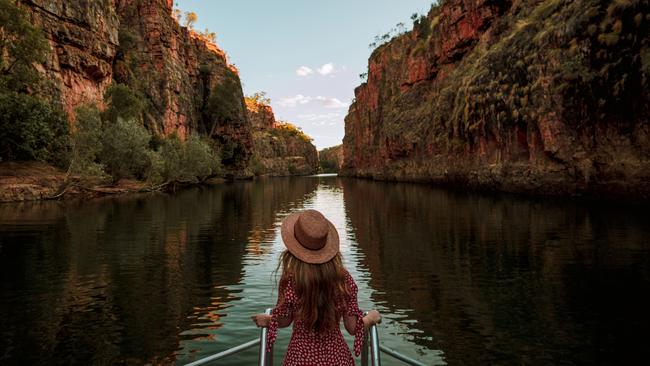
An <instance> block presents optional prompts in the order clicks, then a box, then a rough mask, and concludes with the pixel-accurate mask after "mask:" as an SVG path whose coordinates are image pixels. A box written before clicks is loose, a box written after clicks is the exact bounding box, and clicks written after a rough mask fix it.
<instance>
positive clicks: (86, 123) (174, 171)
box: [70, 106, 221, 184]
mask: <svg viewBox="0 0 650 366" xmlns="http://www.w3.org/2000/svg"><path fill="white" fill-rule="evenodd" d="M102 115H108V116H111V115H112V114H110V113H109V114H106V113H100V112H99V110H98V109H97V108H96V107H93V106H90V107H81V108H78V109H77V128H76V131H75V132H74V133H73V142H74V143H73V149H72V157H73V158H72V162H71V165H70V171H71V173H73V174H79V175H82V176H89V177H100V178H101V177H105V176H106V174H108V175H110V177H111V178H112V180H113V181H117V180H119V179H122V178H137V179H140V180H147V181H149V182H150V183H154V184H160V183H169V182H181V183H196V182H200V181H202V180H205V179H206V178H209V177H212V176H215V175H217V174H219V173H220V172H221V164H220V160H221V159H220V157H219V154H218V153H216V152H215V150H214V149H213V147H212V146H211V145H210V143H209V142H208V141H207V140H205V139H201V138H199V137H197V136H194V135H193V136H191V137H190V138H189V139H188V140H187V141H181V140H180V138H179V137H178V136H177V135H171V136H168V137H157V138H154V137H153V136H152V134H151V133H150V132H149V131H147V129H146V128H144V126H143V125H142V123H141V122H139V121H138V120H137V119H135V118H131V119H124V118H122V117H121V116H118V117H117V120H116V121H112V120H110V119H108V118H104V119H102V118H101V116H102Z"/></svg>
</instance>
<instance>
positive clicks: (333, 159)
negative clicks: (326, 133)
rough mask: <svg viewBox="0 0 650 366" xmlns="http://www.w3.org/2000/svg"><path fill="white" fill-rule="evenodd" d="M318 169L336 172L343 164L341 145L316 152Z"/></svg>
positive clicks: (325, 171)
mask: <svg viewBox="0 0 650 366" xmlns="http://www.w3.org/2000/svg"><path fill="white" fill-rule="evenodd" d="M318 160H319V162H320V169H321V171H322V172H323V173H338V172H339V171H340V170H341V167H342V166H343V145H336V146H332V147H328V148H325V149H323V150H320V151H319V152H318Z"/></svg>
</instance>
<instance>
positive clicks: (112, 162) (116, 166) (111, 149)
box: [100, 118, 151, 180]
mask: <svg viewBox="0 0 650 366" xmlns="http://www.w3.org/2000/svg"><path fill="white" fill-rule="evenodd" d="M149 140H151V134H150V133H149V132H148V131H147V130H146V129H145V128H144V127H143V126H142V125H141V124H140V123H138V122H137V121H135V120H133V119H131V120H125V119H122V118H118V119H117V122H115V123H111V124H108V125H106V128H104V133H103V136H102V152H101V155H100V160H101V162H102V163H104V165H105V166H106V169H107V170H108V172H109V173H110V174H111V176H112V177H113V179H114V180H118V179H120V178H133V177H136V178H144V177H145V172H147V171H148V170H149V166H150V165H151V161H150V159H151V156H150V153H149V151H150V150H149Z"/></svg>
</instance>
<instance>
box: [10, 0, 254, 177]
mask: <svg viewBox="0 0 650 366" xmlns="http://www.w3.org/2000/svg"><path fill="white" fill-rule="evenodd" d="M21 4H22V5H23V6H24V7H25V8H26V9H27V10H28V12H29V16H30V18H31V22H32V23H33V24H36V25H38V26H39V27H41V28H42V29H43V31H44V33H45V34H46V37H47V38H48V40H49V43H50V47H51V52H50V53H49V56H48V59H47V61H46V62H45V63H44V64H43V65H41V66H39V68H40V69H41V72H42V73H43V74H45V75H46V77H47V79H48V80H49V83H47V86H46V89H47V90H45V91H44V93H43V94H44V95H49V96H51V97H52V98H54V99H58V100H60V101H61V102H62V103H63V105H64V109H65V110H66V112H68V114H69V115H70V116H72V113H73V111H74V109H75V108H76V107H77V106H80V105H83V104H87V103H95V104H98V105H100V106H101V105H102V104H103V95H104V92H105V91H106V90H107V88H108V87H109V86H110V85H111V84H112V83H116V82H117V83H121V84H125V85H127V86H129V87H130V88H131V89H132V90H134V91H135V92H137V93H138V95H139V96H141V97H142V98H143V100H144V101H145V112H144V116H143V119H144V122H145V125H146V126H147V128H148V129H149V130H150V131H152V132H153V133H155V134H158V135H165V136H166V135H170V134H172V133H176V134H178V135H179V136H180V137H181V138H186V137H187V136H189V134H191V133H198V134H201V135H208V136H210V137H211V138H213V140H214V141H215V142H216V144H217V146H218V147H219V148H220V149H221V150H222V151H225V152H226V154H227V155H228V158H227V159H225V161H224V164H225V165H226V168H229V169H234V170H241V169H243V168H245V167H246V165H247V164H248V160H249V158H250V154H251V149H252V140H251V128H250V123H249V122H248V119H247V116H246V109H245V106H244V99H243V93H242V88H241V83H240V80H239V75H238V72H237V70H236V69H235V68H234V67H233V66H232V65H229V64H228V62H227V59H226V55H225V53H224V52H223V51H222V50H221V49H219V48H218V47H217V46H216V45H214V44H212V43H211V42H209V41H208V40H207V39H205V38H203V37H202V36H200V35H199V34H197V33H195V32H193V31H192V30H190V29H188V28H185V27H181V26H180V25H179V24H178V22H177V21H176V20H175V19H174V18H173V16H172V0H148V1H145V0H107V1H82V0H71V1H63V0H55V1H44V0H22V1H21ZM217 106H218V107H217ZM224 110H225V111H226V112H227V113H225V112H223V111H224ZM219 113H221V114H222V115H220V114H219Z"/></svg>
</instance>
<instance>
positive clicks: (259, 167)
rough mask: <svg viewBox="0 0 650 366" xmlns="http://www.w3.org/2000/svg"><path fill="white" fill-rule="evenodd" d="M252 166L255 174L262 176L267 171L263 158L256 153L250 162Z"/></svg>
mask: <svg viewBox="0 0 650 366" xmlns="http://www.w3.org/2000/svg"><path fill="white" fill-rule="evenodd" d="M250 167H251V170H252V171H253V174H255V176H260V175H262V174H264V173H265V171H266V169H265V168H264V164H262V159H260V157H259V156H258V155H257V154H255V155H253V156H252V157H251V162H250Z"/></svg>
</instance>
